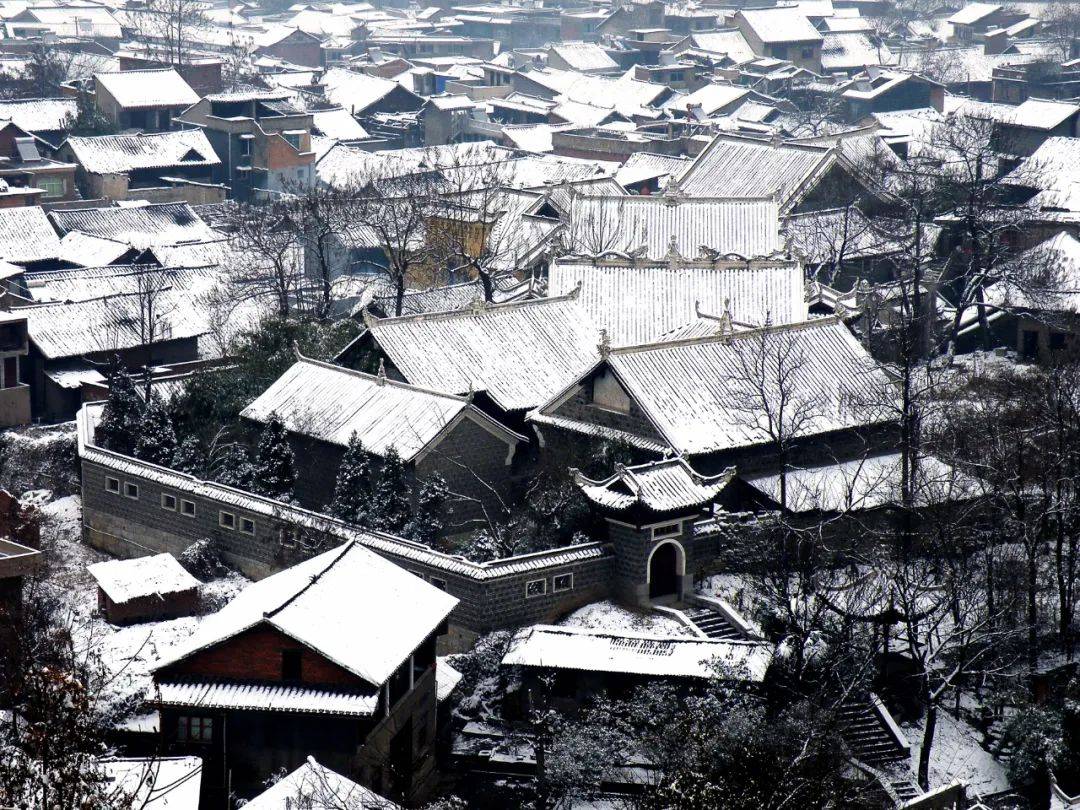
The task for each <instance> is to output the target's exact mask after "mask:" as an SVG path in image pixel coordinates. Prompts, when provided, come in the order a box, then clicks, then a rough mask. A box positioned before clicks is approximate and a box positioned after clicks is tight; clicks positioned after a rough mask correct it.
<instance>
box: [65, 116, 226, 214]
mask: <svg viewBox="0 0 1080 810" xmlns="http://www.w3.org/2000/svg"><path fill="white" fill-rule="evenodd" d="M58 154H59V155H60V156H61V157H62V158H63V159H65V160H69V161H71V163H72V164H74V165H75V166H77V167H78V170H77V174H76V178H77V180H78V183H79V186H80V188H81V189H82V190H83V194H84V196H85V197H86V198H88V199H94V200H108V201H119V200H148V201H150V202H155V203H165V202H189V203H192V204H196V205H200V204H208V203H218V202H222V201H223V200H224V199H225V192H226V189H225V188H224V187H223V186H221V185H217V184H215V182H214V179H215V177H214V175H215V174H216V169H217V167H219V166H220V165H221V160H220V158H218V156H217V153H216V152H215V151H214V148H213V147H212V146H211V145H210V142H209V141H208V140H207V138H206V136H205V135H204V134H203V133H202V132H201V131H200V130H174V131H171V132H155V133H138V134H134V135H98V136H95V137H88V138H81V137H76V136H72V137H70V138H68V139H67V140H66V141H64V143H63V145H62V146H61V147H60V149H59V151H58Z"/></svg>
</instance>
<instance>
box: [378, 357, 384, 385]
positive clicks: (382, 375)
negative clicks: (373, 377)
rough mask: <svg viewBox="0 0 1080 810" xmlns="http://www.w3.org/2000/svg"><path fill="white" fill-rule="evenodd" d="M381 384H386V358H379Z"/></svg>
mask: <svg viewBox="0 0 1080 810" xmlns="http://www.w3.org/2000/svg"><path fill="white" fill-rule="evenodd" d="M377 376H378V378H379V385H386V360H385V358H382V357H380V358H379V373H378V375H377Z"/></svg>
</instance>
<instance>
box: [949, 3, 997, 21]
mask: <svg viewBox="0 0 1080 810" xmlns="http://www.w3.org/2000/svg"><path fill="white" fill-rule="evenodd" d="M1002 8H1003V6H1000V5H997V4H996V3H968V4H967V5H966V6H964V7H963V8H962V9H960V10H959V11H957V12H956V13H955V14H953V15H952V16H951V17H949V20H948V21H949V22H950V23H952V24H953V25H973V24H974V23H977V22H978V21H979V20H981V19H983V18H985V17H989V16H990V15H991V14H993V13H994V12H996V11H1000V10H1001V9H1002Z"/></svg>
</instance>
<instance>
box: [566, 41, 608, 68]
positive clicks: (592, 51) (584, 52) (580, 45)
mask: <svg viewBox="0 0 1080 810" xmlns="http://www.w3.org/2000/svg"><path fill="white" fill-rule="evenodd" d="M549 53H554V54H556V55H558V56H559V58H561V59H562V60H563V61H564V62H565V63H566V64H567V65H568V66H569V67H570V68H571V69H572V70H582V71H589V70H618V69H619V64H618V62H616V61H615V60H614V59H612V58H611V57H610V56H609V55H608V52H607V51H605V50H604V49H603V48H601V47H600V46H599V45H597V44H596V43H595V42H560V43H559V44H558V45H553V46H551V49H550V51H549Z"/></svg>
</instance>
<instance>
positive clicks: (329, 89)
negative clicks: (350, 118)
mask: <svg viewBox="0 0 1080 810" xmlns="http://www.w3.org/2000/svg"><path fill="white" fill-rule="evenodd" d="M322 85H323V86H324V87H325V90H324V91H323V92H324V93H325V95H326V98H327V99H328V100H329V101H330V102H331V103H332V104H336V105H337V106H339V107H342V108H344V109H346V110H348V111H349V112H351V113H354V114H355V113H361V112H363V111H364V110H366V109H367V108H368V107H370V106H371V105H372V104H374V103H376V102H377V101H379V100H380V99H382V98H385V97H386V96H388V95H390V93H392V92H393V91H394V90H395V89H397V88H398V87H400V85H399V84H398V83H397V82H395V81H392V80H390V79H383V78H381V77H379V76H369V75H367V74H366V73H356V72H354V71H351V70H346V69H345V68H330V69H329V70H328V71H326V73H324V74H323V77H322Z"/></svg>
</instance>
